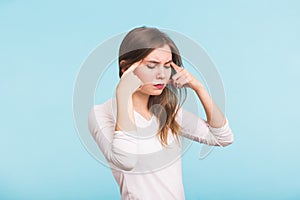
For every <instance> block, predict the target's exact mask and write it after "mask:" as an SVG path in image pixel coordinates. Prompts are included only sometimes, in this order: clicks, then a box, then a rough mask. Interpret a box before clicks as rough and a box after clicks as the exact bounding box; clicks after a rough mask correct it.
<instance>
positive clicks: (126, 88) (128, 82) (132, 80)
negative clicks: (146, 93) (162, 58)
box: [116, 61, 143, 95]
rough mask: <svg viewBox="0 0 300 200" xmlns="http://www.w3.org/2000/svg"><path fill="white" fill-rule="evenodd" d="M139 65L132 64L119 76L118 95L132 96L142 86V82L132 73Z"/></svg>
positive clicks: (138, 63)
mask: <svg viewBox="0 0 300 200" xmlns="http://www.w3.org/2000/svg"><path fill="white" fill-rule="evenodd" d="M140 64H141V61H138V62H135V63H134V64H132V65H131V66H130V67H129V68H128V69H127V70H126V71H125V72H124V73H123V75H122V76H121V79H120V81H119V83H118V85H117V90H116V92H117V95H118V94H128V95H130V94H133V93H134V92H135V91H136V90H137V89H138V88H140V87H141V86H142V85H143V82H142V81H141V79H139V77H138V76H137V75H136V74H135V73H134V71H135V69H136V68H137V67H138V66H139V65H140Z"/></svg>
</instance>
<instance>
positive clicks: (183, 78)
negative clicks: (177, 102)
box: [171, 62, 202, 90]
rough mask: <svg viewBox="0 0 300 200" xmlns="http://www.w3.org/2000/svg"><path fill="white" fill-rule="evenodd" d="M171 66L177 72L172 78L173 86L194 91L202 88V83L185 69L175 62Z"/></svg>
mask: <svg viewBox="0 0 300 200" xmlns="http://www.w3.org/2000/svg"><path fill="white" fill-rule="evenodd" d="M171 66H172V67H173V69H174V70H175V71H176V74H175V75H174V76H173V77H172V80H173V84H174V85H175V86H177V87H178V88H182V87H189V88H191V89H193V90H196V89H197V88H199V87H201V86H202V83H201V82H200V81H198V80H197V79H196V78H195V77H194V76H193V75H192V74H191V73H190V72H188V71H187V70H186V69H185V68H183V67H179V66H178V65H176V64H175V63H174V62H171Z"/></svg>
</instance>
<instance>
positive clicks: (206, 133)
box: [172, 63, 233, 146]
mask: <svg viewBox="0 0 300 200" xmlns="http://www.w3.org/2000/svg"><path fill="white" fill-rule="evenodd" d="M172 66H173V68H174V69H175V71H176V72H177V73H176V74H175V75H174V76H173V77H172V79H173V81H174V83H176V84H177V85H178V86H179V87H184V86H186V87H190V88H191V89H193V90H194V91H195V92H196V94H197V96H198V98H199V100H200V101H201V103H202V105H203V107H204V110H205V113H206V116H207V121H204V120H203V119H201V118H199V117H197V116H194V115H192V114H191V113H187V112H182V114H183V115H187V116H186V117H183V119H190V118H191V119H192V120H194V121H195V122H194V123H184V122H183V126H185V127H184V129H185V135H186V136H187V135H194V136H195V135H196V138H197V139H196V138H194V140H197V141H199V142H203V143H206V144H209V145H217V146H227V145H229V144H231V143H232V142H233V135H232V132H231V130H230V128H229V125H228V121H227V119H226V117H225V116H224V115H223V113H222V112H221V111H220V109H219V108H218V106H217V105H216V104H215V102H214V101H213V100H212V98H211V97H210V96H209V94H208V92H207V91H206V89H205V87H204V86H203V85H202V83H201V82H200V81H198V80H197V79H196V78H195V77H193V76H192V75H191V74H190V73H189V72H188V71H187V70H186V69H184V68H182V67H179V66H177V65H176V64H175V63H172ZM186 130H189V131H188V132H189V133H187V132H186ZM191 138H192V137H191Z"/></svg>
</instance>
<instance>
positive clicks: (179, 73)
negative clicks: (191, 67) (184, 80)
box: [172, 72, 182, 81]
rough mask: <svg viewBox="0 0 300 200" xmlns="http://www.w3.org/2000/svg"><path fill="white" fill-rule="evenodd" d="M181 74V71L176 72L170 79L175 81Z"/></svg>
mask: <svg viewBox="0 0 300 200" xmlns="http://www.w3.org/2000/svg"><path fill="white" fill-rule="evenodd" d="M181 76H182V74H181V72H178V73H176V74H175V75H174V76H172V79H173V80H174V81H177V80H178V79H179V78H180V77H181Z"/></svg>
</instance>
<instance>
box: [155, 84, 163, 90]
mask: <svg viewBox="0 0 300 200" xmlns="http://www.w3.org/2000/svg"><path fill="white" fill-rule="evenodd" d="M154 87H156V88H157V89H159V90H161V89H163V88H164V87H165V85H164V84H155V85H154Z"/></svg>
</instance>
